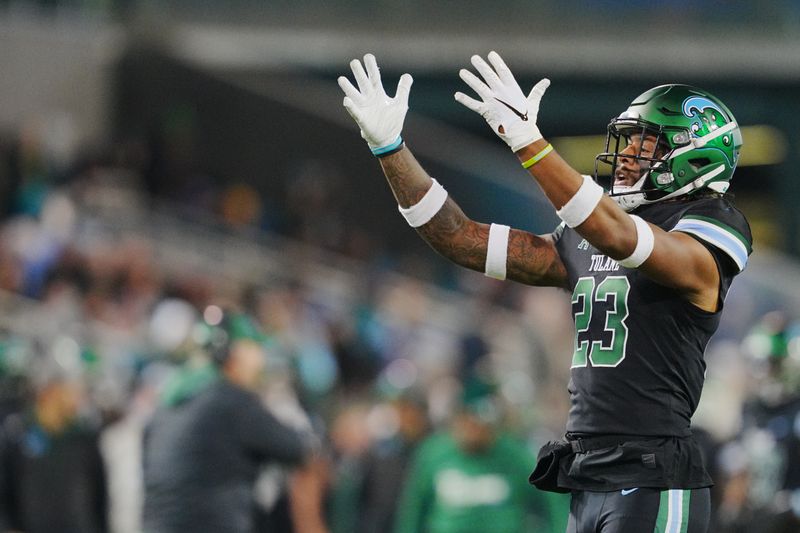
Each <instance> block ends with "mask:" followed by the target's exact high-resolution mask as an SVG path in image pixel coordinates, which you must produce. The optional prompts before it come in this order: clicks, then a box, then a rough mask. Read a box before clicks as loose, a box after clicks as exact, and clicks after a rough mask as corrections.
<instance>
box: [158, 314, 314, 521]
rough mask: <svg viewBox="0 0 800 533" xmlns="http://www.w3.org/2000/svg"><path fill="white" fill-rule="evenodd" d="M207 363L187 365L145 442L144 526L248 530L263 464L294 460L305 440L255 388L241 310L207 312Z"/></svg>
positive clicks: (257, 351) (255, 337)
mask: <svg viewBox="0 0 800 533" xmlns="http://www.w3.org/2000/svg"><path fill="white" fill-rule="evenodd" d="M204 316H205V319H206V320H205V324H206V326H205V329H204V330H203V331H205V334H206V337H207V339H208V340H207V342H206V345H207V346H208V350H209V353H210V356H211V359H212V361H213V362H214V364H213V365H200V366H199V367H196V368H191V367H189V368H186V369H184V372H183V373H182V375H180V376H179V379H177V380H176V381H175V382H174V384H173V386H171V387H168V388H167V391H165V392H166V397H165V405H164V407H163V409H161V410H160V411H159V412H158V413H156V415H155V417H154V419H153V421H152V424H151V426H150V427H149V428H148V429H147V432H146V434H145V443H144V483H145V509H144V530H145V531H147V532H152V533H168V532H176V533H177V532H186V531H193V532H203V531H208V532H214V533H221V532H225V531H230V532H236V533H247V532H250V531H253V514H254V508H253V484H254V481H255V479H256V476H257V474H258V471H259V467H260V466H261V464H262V463H265V462H267V461H279V462H283V463H290V464H295V465H300V464H302V463H303V462H304V461H307V460H308V459H309V457H310V456H311V453H312V446H311V443H310V439H309V438H305V437H304V436H302V435H301V434H300V433H298V432H296V431H294V430H291V429H289V428H287V427H286V426H284V425H283V424H281V423H280V422H278V420H277V419H276V418H275V417H274V416H273V415H271V414H270V413H269V412H268V411H266V409H265V408H264V407H263V406H262V403H261V401H260V399H259V398H258V396H257V395H256V394H254V393H253V391H254V390H255V389H256V388H257V386H258V383H259V381H260V378H261V374H262V371H263V369H264V355H265V354H264V350H263V348H262V346H261V344H260V340H261V339H260V334H259V333H258V331H257V330H256V329H255V327H254V325H253V324H252V322H250V320H249V319H248V318H247V317H245V316H242V315H235V314H230V313H227V312H225V313H223V312H222V310H221V309H220V308H218V307H215V306H210V307H208V308H207V309H206V312H205V314H204Z"/></svg>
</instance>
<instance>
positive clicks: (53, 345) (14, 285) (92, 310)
mask: <svg viewBox="0 0 800 533" xmlns="http://www.w3.org/2000/svg"><path fill="white" fill-rule="evenodd" d="M59 135H61V136H59ZM65 135H66V134H65V133H64V131H61V132H59V130H58V129H57V128H55V129H52V128H43V127H42V124H41V123H32V124H29V125H27V126H26V127H23V128H22V129H21V130H20V131H19V132H17V133H15V134H14V135H10V136H6V137H3V138H0V188H2V191H0V202H2V205H1V206H0V210H1V212H2V217H3V218H2V224H0V307H2V313H0V315H2V316H0V380H1V381H2V386H0V419H2V424H1V427H2V433H1V435H2V440H1V441H0V453H2V463H0V530H7V531H29V532H32V533H35V532H39V531H62V532H69V531H81V532H92V531H115V532H122V533H125V532H136V531H142V530H153V531H168V530H169V529H158V527H161V526H163V522H162V523H161V526H154V525H153V524H156V523H157V520H156V521H154V520H155V519H153V515H151V516H150V517H149V518H148V516H147V513H148V509H150V512H151V513H155V514H156V515H158V514H159V513H161V515H163V514H164V513H166V514H169V513H170V512H175V513H180V511H181V506H180V505H179V504H176V503H175V502H174V501H172V500H168V501H164V500H163V499H162V500H161V501H160V503H158V502H159V500H158V497H159V494H162V495H163V494H167V493H168V494H172V493H175V492H176V490H177V489H176V490H173V489H172V488H169V489H165V488H164V487H172V485H171V484H172V483H178V482H181V481H183V482H185V483H186V484H188V485H197V484H199V483H201V482H202V480H199V479H198V478H195V477H192V476H191V475H189V474H191V472H196V471H197V469H195V470H192V468H188V467H186V464H191V463H190V462H187V461H188V460H189V459H191V458H192V457H193V455H192V454H193V453H196V449H197V448H196V447H197V446H199V444H198V443H209V446H211V445H212V444H213V443H214V442H217V439H218V438H219V437H220V436H221V434H220V432H218V431H217V432H215V431H211V430H206V431H204V430H203V429H202V428H204V427H206V426H203V424H205V423H206V422H204V420H205V418H204V417H206V416H210V413H212V412H217V413H222V414H220V415H219V417H217V419H215V420H216V422H214V424H223V425H222V426H214V425H210V426H208V427H228V426H225V425H224V424H225V423H234V422H233V421H232V419H236V417H234V416H231V415H230V412H229V411H225V409H223V408H216V407H215V408H211V407H203V406H207V405H211V403H213V401H219V402H221V404H220V405H223V406H225V405H228V404H227V403H225V402H232V401H234V400H230V398H237V399H236V400H235V401H236V402H243V404H242V405H249V407H247V408H246V409H250V411H246V410H245V408H244V407H243V408H241V409H242V410H234V411H233V412H235V413H244V412H250V413H255V411H253V410H252V408H253V404H252V402H250V401H251V400H253V399H256V400H257V404H258V405H259V406H261V407H263V409H264V412H265V413H270V414H269V415H268V416H269V417H272V418H271V419H270V420H272V419H274V420H272V421H271V422H263V424H265V425H264V426H263V427H265V428H271V429H269V430H267V431H266V432H265V433H262V434H259V435H260V436H259V435H257V437H252V436H251V435H250V433H249V432H248V431H243V436H242V440H241V442H243V443H244V444H242V446H244V448H243V449H244V450H245V452H243V453H244V455H243V457H245V459H242V461H241V463H237V464H236V465H235V466H231V467H230V468H225V467H220V465H221V464H227V463H225V462H224V461H222V459H220V460H216V459H203V460H205V461H207V463H208V466H209V470H214V469H216V470H217V471H218V474H219V475H221V476H228V475H231V476H232V475H233V474H235V473H239V470H241V479H244V480H245V481H247V482H248V487H249V488H248V491H247V493H246V494H244V495H242V494H239V495H238V497H239V498H243V501H246V502H247V504H248V508H247V509H248V513H247V514H248V517H247V523H249V524H251V526H252V530H253V531H264V532H267V531H297V532H298V533H302V532H311V531H313V532H322V531H329V532H332V533H336V532H342V533H345V532H347V533H351V532H358V533H361V532H386V531H398V532H402V533H406V532H408V533H411V532H422V531H434V532H452V533H467V532H471V531H487V530H491V531H496V532H500V533H502V532H505V531H508V532H517V531H537V532H548V531H554V532H555V531H563V530H564V527H565V522H566V513H567V506H568V499H566V498H565V497H562V496H560V495H558V496H557V495H551V494H548V493H541V492H537V491H535V490H534V489H533V488H532V487H529V486H528V485H527V475H528V473H529V471H530V470H531V469H532V467H533V462H534V460H533V454H534V453H535V450H536V449H537V447H538V445H539V444H541V443H543V442H545V441H546V440H548V439H550V438H554V437H557V436H558V434H559V433H560V432H561V431H563V424H564V420H565V414H566V408H567V393H566V390H565V389H566V383H567V374H568V364H569V362H568V358H567V357H564V356H565V354H568V353H570V352H571V350H572V336H573V327H572V323H571V321H570V319H569V308H568V299H567V298H564V297H563V295H562V294H559V293H558V292H557V291H554V290H537V289H527V288H522V287H519V286H513V285H510V284H502V283H498V282H496V281H493V280H488V279H486V278H484V277H483V276H480V275H478V274H473V273H469V272H463V273H458V274H454V275H453V276H454V277H453V279H452V280H450V282H448V286H451V287H456V288H457V289H459V290H458V291H456V292H450V291H443V290H442V289H441V288H439V287H436V286H433V285H429V284H427V283H426V282H424V281H421V280H420V279H417V278H413V277H408V276H402V275H398V274H397V273H396V270H395V269H394V268H393V267H394V266H396V265H398V264H402V263H403V261H404V259H403V258H402V257H401V258H393V259H391V260H387V258H386V257H384V256H381V257H380V258H378V259H376V258H375V257H374V256H375V254H376V253H378V252H377V250H379V249H378V248H376V245H375V243H377V242H379V241H380V237H379V236H375V235H370V234H369V233H368V232H365V231H363V229H358V230H357V229H356V228H350V227H348V225H347V218H346V217H345V216H343V214H342V213H336V212H330V209H332V208H331V206H335V205H337V202H336V201H335V196H334V195H335V194H336V188H335V187H332V186H331V183H332V180H329V179H327V178H328V175H327V174H326V172H327V171H328V170H327V169H328V166H327V165H325V164H318V165H311V166H308V167H304V170H303V171H302V172H301V174H300V175H299V176H298V177H297V178H298V179H296V180H293V181H292V184H291V186H287V187H286V193H285V196H283V197H276V198H264V197H263V196H261V195H260V194H259V193H258V192H257V191H255V190H254V189H252V188H251V187H249V186H248V185H246V184H234V185H220V184H218V183H216V181H215V180H214V179H211V178H210V177H208V176H207V175H206V174H205V173H204V172H202V171H201V169H199V168H197V166H196V162H195V160H194V159H193V158H192V157H191V150H190V144H191V143H190V142H189V141H187V140H186V139H185V138H183V137H182V135H183V134H182V133H181V132H180V128H178V129H177V130H175V131H173V134H172V136H168V140H167V141H164V140H163V139H164V138H166V137H162V141H158V142H152V141H151V142H149V143H148V142H143V141H132V140H125V141H120V142H118V143H114V144H113V145H112V146H111V147H108V148H105V149H103V150H99V151H93V152H92V153H79V152H76V151H74V150H70V149H69V147H70V146H71V143H70V142H69V139H65V138H64V136H65ZM167 174H169V175H170V176H171V177H172V179H170V180H166V179H165V177H164V176H165V175H167ZM167 183H168V184H169V187H167V188H165V184H167ZM276 236H281V237H280V238H278V237H276ZM285 238H289V240H285ZM298 243H303V244H302V246H300V245H299V244H298ZM369 243H372V244H369ZM309 250H311V251H309ZM320 250H323V251H322V252H321V251H320ZM414 261H415V263H414V264H418V263H416V261H417V260H416V259H415V260H414ZM269 265H271V266H269ZM429 271H430V267H425V266H421V267H420V268H419V269H418V272H421V273H422V275H423V276H424V275H425V274H426V273H427V272H429ZM229 315H235V316H237V317H244V318H243V320H246V321H247V322H248V323H249V324H252V327H251V328H250V330H251V332H250V333H249V334H247V335H244V336H242V335H240V332H238V333H237V331H238V330H236V331H235V328H232V327H230V326H223V325H222V324H223V319H222V318H223V317H225V316H229ZM795 318H796V317H792V316H791V315H789V314H787V313H785V312H780V311H776V312H772V313H768V314H767V315H765V316H764V317H763V319H762V320H761V321H760V322H758V324H756V325H754V326H753V328H752V330H751V332H750V334H749V335H747V336H746V337H745V338H744V340H742V342H741V343H739V342H738V340H737V342H735V343H734V342H728V343H726V344H724V345H718V346H716V347H711V348H710V350H709V357H710V370H711V371H712V373H714V372H717V374H714V375H711V376H710V380H709V383H710V385H711V386H712V387H713V386H714V383H715V376H716V375H718V369H719V368H725V369H726V370H727V371H728V372H729V374H728V377H727V379H728V381H727V382H726V383H731V382H735V383H737V384H738V387H737V388H736V390H738V391H739V392H740V397H739V399H740V400H741V401H740V402H738V403H737V402H729V404H728V405H722V404H718V405H714V406H712V410H713V409H718V412H717V415H719V416H718V417H717V418H720V417H721V414H722V413H734V414H733V415H732V418H733V419H735V423H733V424H732V425H731V427H733V429H730V428H729V429H728V430H727V431H719V430H715V428H709V431H704V430H702V429H701V428H698V429H697V431H698V434H700V435H701V436H702V437H703V441H704V442H705V444H706V449H707V452H708V457H707V458H708V462H709V465H710V466H711V469H712V470H713V471H714V472H715V474H716V475H715V479H716V481H717V486H716V487H715V489H714V491H713V498H714V505H715V509H716V510H715V513H714V516H715V523H716V525H715V526H714V529H713V531H718V532H722V533H727V532H730V533H734V532H745V531H746V532H759V531H764V532H783V531H785V532H789V531H797V530H798V528H800V522H798V516H800V328H798V326H797V323H795V321H794V320H795ZM216 330H221V333H220V335H222V336H223V337H224V338H226V339H227V342H226V343H225V345H224V349H223V350H222V351H220V347H219V346H218V345H215V341H214V334H213V332H214V331H216ZM209 332H211V333H209ZM243 337H244V338H246V340H247V341H248V342H250V343H251V346H255V353H256V356H255V358H251V359H248V357H249V356H247V355H241V353H243V352H242V351H241V346H239V345H238V344H234V343H233V341H234V340H237V341H238V340H241V338H243ZM221 353H222V354H223V355H220V354H221ZM247 353H250V354H252V353H253V352H251V351H249V352H247ZM234 354H235V355H234ZM254 361H256V362H254ZM257 362H260V363H257ZM241 365H244V366H241ZM242 376H250V377H242ZM731 376H732V377H731ZM251 377H252V378H253V379H251ZM737 379H738V382H737V381H736V380H737ZM240 392H241V394H240ZM215 398H217V399H215ZM202 402H208V403H202ZM247 402H250V403H247ZM237 405H238V404H237ZM740 405H741V406H742V407H741V408H740ZM226 413H227V414H226ZM251 416H252V418H250V417H249V418H247V420H248V421H255V420H261V418H259V417H260V415H257V414H252V415H251ZM712 418H713V415H712ZM164 420H167V422H164ZM264 420H267V419H266V418H264ZM209 424H210V422H209ZM258 424H261V422H258ZM270 424H274V425H270ZM257 427H261V426H258V425H257V423H256V422H253V425H250V426H249V428H250V429H252V430H255V429H257ZM165 428H166V429H165ZM170 428H171V430H170ZM176 428H185V429H186V430H185V431H181V430H180V429H176ZM198 428H199V429H198ZM277 428H281V429H277ZM230 431H231V432H233V431H234V430H233V429H231V430H230ZM192 432H194V433H192ZM187 435H193V436H192V438H187ZM280 435H283V436H282V437H281V436H280ZM292 435H295V437H292ZM222 436H224V437H226V438H227V437H230V439H233V436H234V435H233V433H231V434H230V435H228V434H227V433H225V432H224V431H223V432H222ZM230 439H228V440H230ZM270 439H273V440H270ZM253 440H257V441H258V442H257V443H255V444H254V443H253ZM278 441H279V442H282V443H286V444H285V446H283V445H281V446H277V447H276V446H275V445H274V442H278ZM237 442H238V441H237ZM156 443H157V444H156ZM270 443H272V445H271V447H270ZM291 443H294V444H291ZM310 443H313V444H310ZM261 445H263V446H262V447H259V446H261ZM148 447H149V448H148ZM184 447H185V448H184ZM212 447H213V446H212ZM289 448H291V449H293V450H295V452H293V453H291V454H290V453H288V451H287V450H289ZM184 449H186V450H187V451H186V452H185V453H184V452H182V451H181V450H184ZM193 450H194V451H193ZM281 450H283V452H284V453H281ZM167 452H170V453H172V455H170V453H167ZM204 457H205V456H204ZM210 457H213V456H210ZM224 457H226V458H227V459H231V457H232V454H231V453H227V454H224ZM201 464H202V461H201ZM153 465H158V466H157V467H154V466H153ZM180 465H183V467H181V466H180ZM242 465H244V466H242ZM187 471H189V474H186V472H187ZM234 471H236V472H234ZM181 472H183V474H182V473H181ZM182 476H183V477H182ZM186 476H188V477H186ZM219 496H220V497H223V496H225V497H226V498H228V497H230V498H236V496H234V495H230V494H229V495H219ZM148 498H150V500H149V503H148ZM199 500H200V498H196V501H198V503H196V507H197V508H198V509H200V508H201V504H200V503H199ZM204 501H205V500H204ZM225 501H226V502H228V503H230V500H227V499H226V500H225ZM154 502H156V503H154ZM228 503H226V504H224V505H228ZM224 505H223V504H220V507H221V508H224ZM207 507H209V508H210V507H214V506H213V505H208V506H207ZM153 509H160V511H153ZM165 509H166V511H165ZM184 510H185V509H184ZM201 510H202V509H201ZM206 510H207V509H206ZM490 511H491V512H490ZM143 516H144V518H143ZM209 520H210V519H209ZM248 527H250V526H248ZM147 528H150V529H147Z"/></svg>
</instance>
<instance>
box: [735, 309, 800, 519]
mask: <svg viewBox="0 0 800 533" xmlns="http://www.w3.org/2000/svg"><path fill="white" fill-rule="evenodd" d="M742 345H743V351H744V353H745V355H746V356H747V357H748V358H749V360H750V362H751V382H750V385H751V387H752V390H751V391H750V395H749V397H748V398H747V400H746V401H745V404H744V406H743V410H742V430H741V433H740V435H739V437H738V438H737V439H736V441H735V442H733V443H730V444H728V445H727V446H726V447H725V449H724V450H723V452H722V453H721V455H720V459H721V460H722V469H723V472H725V473H726V474H727V475H726V477H725V478H724V479H725V483H724V488H723V492H722V495H723V501H722V506H721V509H720V517H719V520H720V527H721V528H722V529H723V531H732V532H733V531H763V532H769V533H783V532H787V533H788V532H793V531H798V529H800V327H799V326H798V325H797V324H794V323H793V322H792V320H791V319H790V317H789V316H788V315H787V314H786V313H784V312H780V311H771V312H769V313H767V314H766V315H764V316H763V317H762V318H761V320H759V322H758V323H757V324H756V325H755V326H754V327H753V328H752V330H751V331H750V332H749V334H748V335H747V336H746V337H745V339H744V341H743V343H742Z"/></svg>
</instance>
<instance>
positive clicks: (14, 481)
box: [0, 359, 108, 533]
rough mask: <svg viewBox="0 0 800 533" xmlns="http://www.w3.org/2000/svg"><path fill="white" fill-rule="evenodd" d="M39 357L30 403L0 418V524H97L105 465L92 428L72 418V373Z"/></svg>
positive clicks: (79, 530)
mask: <svg viewBox="0 0 800 533" xmlns="http://www.w3.org/2000/svg"><path fill="white" fill-rule="evenodd" d="M40 362H41V363H42V364H41V365H36V367H35V370H36V375H35V384H36V394H35V400H34V402H33V405H32V408H31V410H30V411H29V412H27V413H24V414H21V415H11V416H9V417H8V418H7V419H6V420H5V422H4V424H3V432H2V437H1V439H0V451H2V465H1V466H0V475H1V476H2V478H1V479H0V494H2V502H0V505H2V508H0V530H4V531H5V530H14V531H24V532H26V533H39V532H41V533H52V532H55V531H58V532H59V533H102V532H105V531H107V530H108V519H107V510H108V509H107V492H106V475H105V468H104V465H103V460H102V458H101V455H100V449H99V443H98V437H99V434H98V432H97V431H95V430H94V429H92V428H91V427H90V426H89V425H87V424H86V423H84V422H82V421H80V420H79V419H78V413H79V410H80V408H81V403H82V399H83V388H82V384H81V382H80V378H79V376H77V375H75V374H74V373H73V372H72V370H71V369H67V368H64V367H63V366H61V365H60V364H59V363H58V362H56V361H55V360H49V359H43V360H42V361H40Z"/></svg>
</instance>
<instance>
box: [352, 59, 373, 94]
mask: <svg viewBox="0 0 800 533" xmlns="http://www.w3.org/2000/svg"><path fill="white" fill-rule="evenodd" d="M350 68H351V69H352V70H353V76H355V78H356V83H358V90H359V91H360V92H361V94H362V95H363V96H366V95H368V94H370V93H371V92H372V84H371V83H370V81H369V77H368V76H367V73H366V72H365V71H364V67H363V66H362V65H361V61H359V60H358V59H354V60H352V61H351V62H350Z"/></svg>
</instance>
